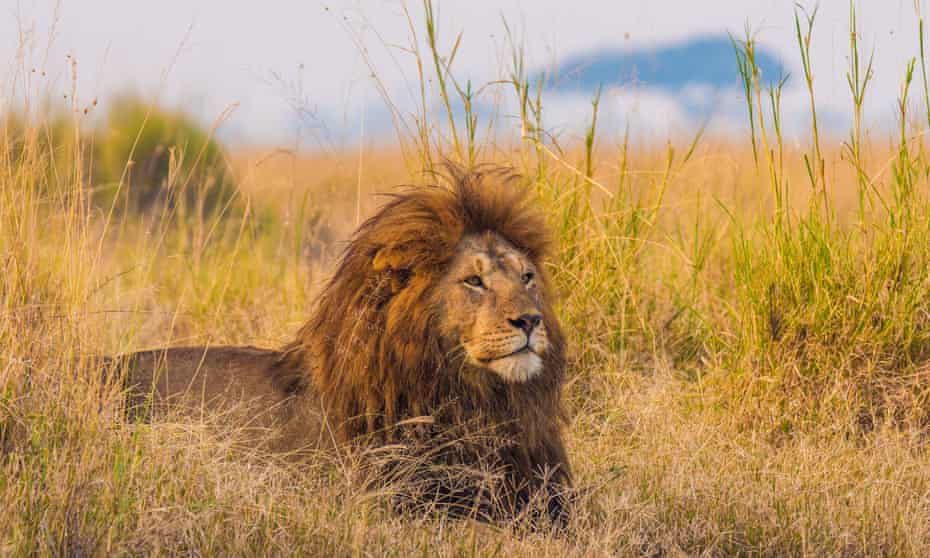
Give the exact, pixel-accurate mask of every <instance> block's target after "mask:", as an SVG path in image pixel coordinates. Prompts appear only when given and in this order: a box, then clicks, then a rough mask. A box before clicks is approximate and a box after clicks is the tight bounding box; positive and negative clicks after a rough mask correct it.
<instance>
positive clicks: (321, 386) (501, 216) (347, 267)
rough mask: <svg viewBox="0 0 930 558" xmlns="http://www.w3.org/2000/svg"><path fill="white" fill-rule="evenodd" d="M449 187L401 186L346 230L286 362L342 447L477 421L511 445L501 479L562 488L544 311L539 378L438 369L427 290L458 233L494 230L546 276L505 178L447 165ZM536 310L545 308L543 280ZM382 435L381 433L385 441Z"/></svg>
mask: <svg viewBox="0 0 930 558" xmlns="http://www.w3.org/2000/svg"><path fill="white" fill-rule="evenodd" d="M446 178H447V179H448V185H447V186H430V187H411V188H407V189H406V190H403V191H402V192H400V193H398V194H395V195H393V196H391V199H390V200H389V201H388V202H387V203H386V204H385V205H384V206H383V207H382V208H381V209H380V210H379V211H378V212H377V213H376V214H375V215H374V216H373V217H371V218H370V219H368V220H367V221H365V223H364V224H362V225H361V226H360V227H359V229H358V230H357V231H356V233H355V235H354V236H353V238H352V240H351V242H350V243H349V244H348V246H347V248H346V249H345V251H344V253H343V255H342V258H341V261H340V263H339V265H338V267H337V269H336V272H335V273H334V275H333V277H332V279H331V280H330V281H329V282H328V284H327V285H326V286H325V288H324V290H323V292H322V293H321V295H320V297H319V298H318V300H317V303H316V307H315V310H314V312H313V316H312V318H311V319H310V321H309V322H308V323H307V324H306V325H305V326H304V327H303V328H302V329H301V330H300V332H299V334H298V338H297V340H296V341H295V342H294V343H293V344H292V345H290V346H289V347H288V348H287V350H286V353H285V354H286V356H285V358H286V359H287V360H288V361H290V362H291V363H292V364H291V366H288V367H286V368H290V369H292V370H293V369H299V370H302V371H303V373H305V374H308V377H303V378H300V380H301V381H303V382H309V386H312V388H313V390H314V391H316V392H318V393H319V395H320V397H321V400H322V402H323V406H324V408H325V411H326V414H327V419H328V420H329V422H330V423H331V424H332V425H333V426H334V428H335V429H336V433H337V437H338V438H339V439H340V441H348V440H351V439H354V438H356V437H358V436H360V435H373V434H378V435H387V436H392V434H391V432H392V431H393V427H394V426H395V425H397V423H398V422H400V421H403V420H405V419H410V418H413V417H418V416H423V415H431V416H433V417H434V419H436V420H437V421H438V422H440V423H445V424H449V425H456V424H463V423H465V422H468V421H476V420H477V421H479V422H480V423H481V424H486V425H492V426H494V427H495V428H497V429H498V431H499V432H501V433H503V434H505V435H506V436H507V437H508V438H509V439H510V440H511V446H510V447H509V449H507V450H506V452H505V453H506V458H505V460H506V461H508V463H507V466H508V467H511V468H512V471H511V473H513V474H515V475H517V476H520V477H525V478H530V477H533V476H534V475H539V474H541V473H542V472H543V470H544V469H557V470H559V472H558V473H556V476H557V477H559V478H561V479H562V480H563V481H565V482H566V483H567V482H568V475H569V473H568V471H567V463H566V458H565V453H564V449H563V446H562V442H561V435H560V425H561V423H562V422H563V416H564V415H563V411H562V406H561V403H560V389H561V385H562V383H563V368H564V341H563V336H562V332H561V330H560V329H559V327H558V322H557V320H556V316H555V315H554V313H553V311H552V309H551V306H548V305H547V306H546V307H545V308H544V309H543V313H544V319H545V321H546V323H547V324H549V325H548V331H549V339H550V343H551V349H550V350H549V351H548V353H547V355H546V358H545V365H544V366H545V369H544V372H543V373H542V374H540V375H539V376H537V377H535V378H533V379H532V380H530V381H527V382H524V383H507V382H504V381H503V380H501V379H499V378H497V377H496V376H495V375H494V374H489V373H484V374H469V373H467V371H464V370H463V369H462V367H461V364H455V365H453V364H452V363H450V362H447V360H446V358H445V355H444V354H443V351H442V350H441V349H440V343H439V339H438V334H437V333H436V327H435V324H436V322H437V312H438V311H439V310H438V308H437V305H436V304H435V303H434V295H433V286H434V285H435V284H436V283H437V282H438V280H439V278H440V277H442V275H443V274H444V272H445V270H446V268H447V265H448V263H449V261H450V259H451V258H452V256H453V255H454V253H455V250H456V247H457V245H458V244H459V241H460V240H461V239H462V237H463V236H464V235H467V234H470V233H479V232H484V231H490V232H494V233H496V234H498V235H500V236H501V237H503V238H504V239H506V240H507V241H509V242H510V243H511V244H512V245H513V246H515V247H516V248H517V249H519V250H520V251H522V252H523V253H524V254H525V255H527V256H528V257H529V258H530V259H531V260H532V261H533V262H534V263H536V264H537V266H538V268H539V269H540V270H541V271H542V270H544V267H543V265H542V264H543V261H544V260H545V258H546V257H547V255H548V252H549V246H550V238H549V236H548V234H547V226H546V223H545V220H544V219H543V218H542V216H541V215H540V213H539V212H538V211H537V210H535V209H534V208H533V206H532V204H531V203H530V201H529V199H528V197H527V191H526V189H525V188H524V187H522V186H521V185H520V184H519V183H518V181H517V180H516V179H514V178H512V177H510V176H508V175H507V174H506V173H504V172H502V171H500V170H495V169H490V170H469V171H465V170H462V169H459V168H456V167H451V168H450V170H449V174H448V176H447V177H446ZM540 275H541V276H542V277H540V281H541V284H542V290H543V293H544V294H545V296H544V300H551V299H550V296H548V295H549V294H550V289H549V285H548V280H547V278H546V277H545V272H544V271H543V272H542V273H541V274H540ZM384 433H387V434H384Z"/></svg>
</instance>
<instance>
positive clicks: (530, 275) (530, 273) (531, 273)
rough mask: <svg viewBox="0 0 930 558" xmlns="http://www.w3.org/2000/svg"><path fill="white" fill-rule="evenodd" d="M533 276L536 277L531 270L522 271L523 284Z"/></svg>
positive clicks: (526, 283) (527, 282)
mask: <svg viewBox="0 0 930 558" xmlns="http://www.w3.org/2000/svg"><path fill="white" fill-rule="evenodd" d="M533 277H536V275H535V274H534V273H533V272H532V271H527V272H526V273H524V274H523V284H524V285H528V284H529V282H530V281H532V280H533Z"/></svg>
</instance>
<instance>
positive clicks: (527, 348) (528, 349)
mask: <svg viewBox="0 0 930 558" xmlns="http://www.w3.org/2000/svg"><path fill="white" fill-rule="evenodd" d="M526 353H533V354H534V355H537V356H538V353H537V352H536V351H534V350H533V347H530V345H529V343H527V344H526V345H523V347H521V348H519V349H517V350H516V351H513V352H510V353H507V354H506V355H501V356H496V357H492V358H486V359H481V362H484V363H488V362H494V361H495V360H503V359H505V358H510V357H513V356H518V355H522V354H526Z"/></svg>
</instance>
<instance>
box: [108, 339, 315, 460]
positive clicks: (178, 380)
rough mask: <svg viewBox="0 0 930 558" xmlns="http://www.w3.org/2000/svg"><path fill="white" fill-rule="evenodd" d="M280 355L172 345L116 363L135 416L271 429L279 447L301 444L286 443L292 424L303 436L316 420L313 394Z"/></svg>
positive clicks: (248, 348) (245, 348) (244, 349)
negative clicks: (309, 400) (179, 416)
mask: <svg viewBox="0 0 930 558" xmlns="http://www.w3.org/2000/svg"><path fill="white" fill-rule="evenodd" d="M282 357H283V353H282V352H281V351H276V350H271V349H261V348H257V347H251V346H242V347H226V346H222V347H172V348H166V349H155V350H149V351H141V352H137V353H132V354H129V355H124V356H120V357H116V358H115V362H116V364H118V366H119V367H120V368H121V369H122V377H123V381H124V386H125V387H126V390H127V395H128V398H127V404H128V406H129V408H130V411H131V412H132V413H133V414H135V415H136V416H140V415H142V416H146V417H152V416H158V415H161V414H165V413H170V412H181V413H184V414H188V415H190V414H194V415H195V416H198V417H201V416H205V415H208V416H213V417H217V421H218V422H220V423H222V424H223V425H226V426H230V427H233V428H243V427H254V428H259V429H261V430H264V431H266V432H268V429H272V432H270V433H269V437H272V438H275V440H276V442H275V443H274V445H275V446H278V447H281V446H282V445H284V446H293V445H303V444H295V443H291V442H290V441H285V438H290V436H289V430H290V427H291V426H296V424H297V423H300V424H301V425H302V430H304V434H306V433H307V432H308V431H309V430H312V426H313V424H314V423H319V422H320V420H319V418H318V417H315V416H308V412H307V409H306V407H307V405H306V396H307V395H311V394H308V393H306V390H307V388H306V387H305V386H304V385H303V383H302V382H297V381H296V380H297V378H299V377H301V376H302V374H300V373H299V371H291V370H288V369H287V366H288V365H287V363H286V361H285V359H283V358H282ZM298 395H299V396H300V397H297V396H298ZM298 399H299V400H300V401H299V402H298ZM311 414H312V413H311ZM295 442H296V441H295ZM287 449H290V448H289V447H288V448H287Z"/></svg>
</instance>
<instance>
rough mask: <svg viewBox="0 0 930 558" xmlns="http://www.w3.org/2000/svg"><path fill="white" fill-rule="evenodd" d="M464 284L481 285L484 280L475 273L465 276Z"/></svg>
mask: <svg viewBox="0 0 930 558" xmlns="http://www.w3.org/2000/svg"><path fill="white" fill-rule="evenodd" d="M465 284H466V285H469V286H472V287H483V286H484V281H482V280H481V277H478V276H477V275H469V276H468V277H466V278H465Z"/></svg>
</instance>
